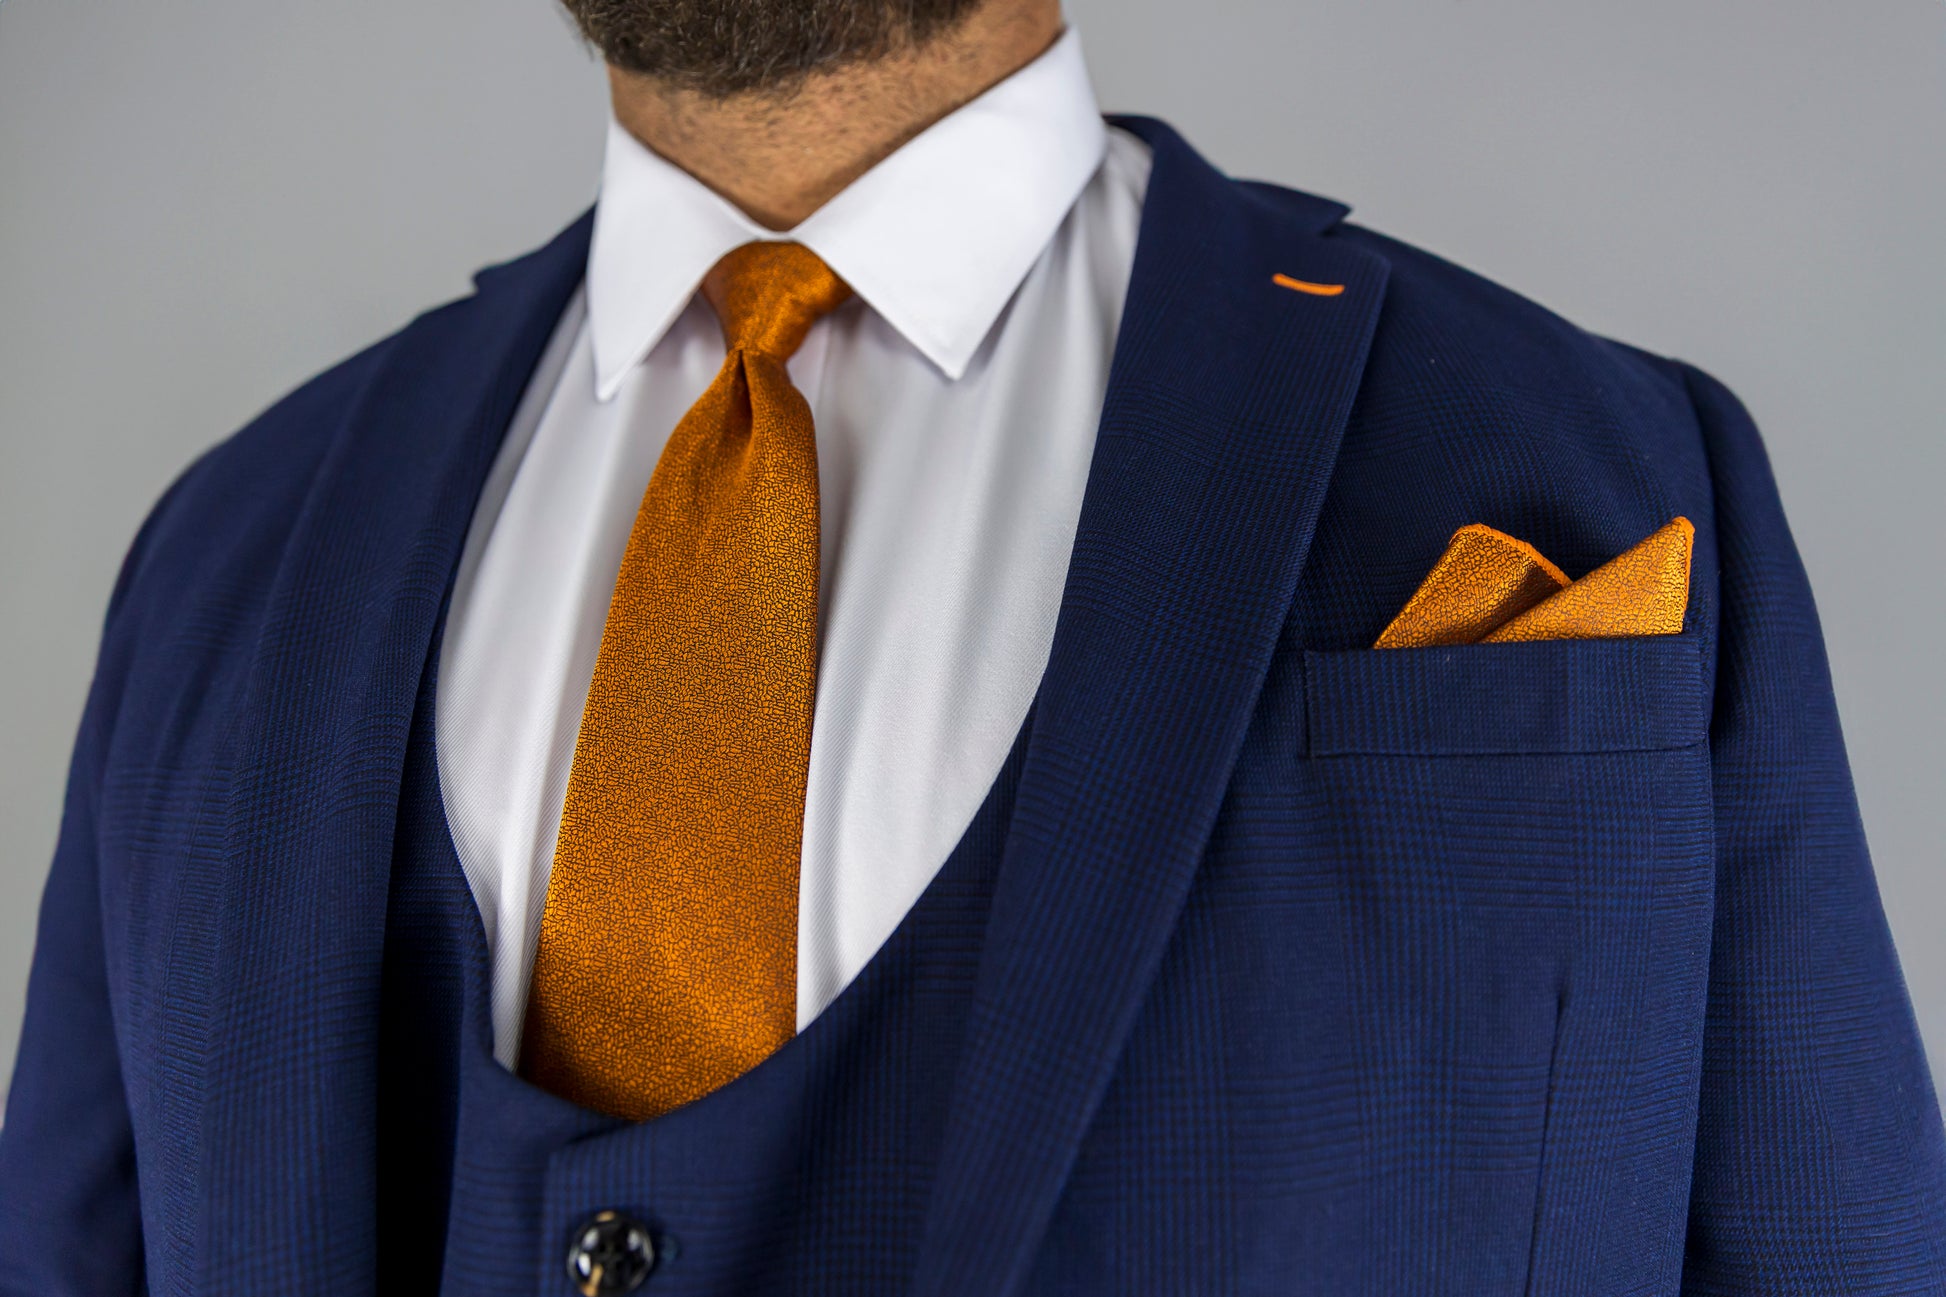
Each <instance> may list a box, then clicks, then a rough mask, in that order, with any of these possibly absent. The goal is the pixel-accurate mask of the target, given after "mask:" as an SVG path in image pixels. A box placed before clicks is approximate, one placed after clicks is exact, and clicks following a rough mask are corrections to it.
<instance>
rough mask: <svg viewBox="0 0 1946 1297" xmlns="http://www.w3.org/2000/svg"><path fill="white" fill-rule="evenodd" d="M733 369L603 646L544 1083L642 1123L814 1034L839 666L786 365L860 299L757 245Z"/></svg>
mask: <svg viewBox="0 0 1946 1297" xmlns="http://www.w3.org/2000/svg"><path fill="white" fill-rule="evenodd" d="M703 292H704V295H705V296H706V297H707V298H708V299H709V302H710V304H711V305H712V306H713V307H715V309H716V313H717V316H718V317H719V318H720V319H721V321H722V324H723V337H724V342H725V345H726V346H727V348H728V351H729V354H728V355H727V356H726V357H725V358H724V361H723V368H722V370H721V372H719V373H718V374H717V376H716V381H715V382H713V383H712V384H711V385H710V387H709V390H708V391H706V392H704V393H703V395H702V397H701V399H699V400H698V401H697V402H696V404H695V405H694V406H692V407H691V408H690V410H689V412H688V413H687V414H686V415H684V416H683V419H682V422H681V423H679V424H678V425H677V426H676V429H675V431H674V432H673V433H671V434H670V437H669V442H668V445H667V446H666V447H665V448H664V449H663V452H662V457H661V459H660V460H658V461H657V463H656V468H655V473H654V475H653V476H652V477H651V478H650V480H649V486H648V490H647V491H646V492H645V493H644V495H643V497H642V507H641V509H640V511H639V512H638V513H637V514H636V518H635V527H634V530H633V531H632V533H631V534H630V536H629V541H628V548H627V551H626V552H625V553H624V555H623V558H622V566H621V572H620V574H619V575H618V576H617V578H616V581H615V595H614V598H613V600H612V601H611V602H610V604H609V608H608V621H607V623H606V625H605V627H604V629H603V631H602V637H601V649H600V653H599V656H598V657H597V659H596V662H595V674H594V680H593V682H592V684H591V685H590V687H589V690H588V705H587V708H586V710H585V711H584V712H583V713H582V719H581V731H580V735H579V737H578V739H577V740H576V743H575V749H574V764H573V767H572V769H571V771H570V773H569V776H568V793H567V804H566V806H565V808H564V810H563V812H562V816H561V834H560V839H559V841H558V843H557V844H556V846H555V851H554V868H553V872H552V874H551V875H550V877H549V880H548V887H547V903H546V908H545V909H544V911H543V912H542V917H541V931H540V940H539V943H538V946H537V948H536V951H535V955H534V977H533V983H532V986H531V989H530V990H529V992H528V1001H527V1017H526V1024H525V1027H524V1029H523V1032H522V1038H521V1051H520V1067H521V1071H522V1073H523V1074H524V1075H525V1076H527V1077H528V1079H530V1080H532V1081H533V1082H534V1083H535V1084H537V1085H539V1086H541V1087H543V1088H544V1089H547V1090H550V1091H552V1092H554V1093H555V1094H558V1095H561V1096H563V1097H564V1098H567V1099H571V1100H573V1101H574V1102H576V1103H579V1104H582V1105H583V1106H585V1107H589V1108H593V1109H595V1110H597V1111H600V1112H605V1113H608V1114H610V1115H612V1116H617V1117H625V1118H628V1119H631V1120H636V1121H642V1120H647V1119H648V1118H651V1117H655V1116H659V1115H661V1114H662V1113H665V1112H667V1111H669V1110H670V1109H672V1108H675V1107H677V1106H679V1105H681V1104H684V1103H687V1102H689V1101H691V1100H693V1099H697V1098H700V1097H702V1096H703V1095H705V1094H708V1093H709V1092H710V1091H712V1090H715V1089H717V1088H718V1087H720V1086H722V1085H725V1084H727V1083H728V1082H730V1081H732V1080H734V1079H735V1078H736V1077H738V1076H740V1075H742V1074H743V1073H744V1072H746V1071H748V1070H749V1069H750V1068H752V1067H754V1066H756V1065H757V1064H758V1063H760V1062H762V1061H763V1060H764V1059H765V1058H766V1057H768V1056H769V1055H770V1054H771V1053H772V1052H773V1051H775V1050H776V1049H777V1048H778V1047H779V1046H780V1045H782V1044H783V1043H784V1042H786V1041H787V1040H789V1039H790V1038H791V1036H792V1034H793V1033H794V1032H795V1030H796V1027H797V890H798V861H799V854H800V851H801V847H802V837H803V828H804V787H805V779H806V774H807V771H808V769H809V764H810V751H811V704H812V693H813V685H814V681H815V674H816V668H817V628H818V459H817V441H816V438H815V435H814V431H813V428H812V424H811V409H810V406H809V405H808V404H807V403H806V402H805V400H804V397H803V395H802V394H801V393H800V392H798V390H797V389H796V388H795V387H793V386H792V385H791V381H790V375H789V373H788V371H787V370H786V368H785V362H786V361H787V360H788V359H789V358H790V356H791V354H792V353H793V352H795V351H796V350H797V348H798V347H799V346H800V345H801V344H802V343H803V341H804V337H805V335H806V334H807V333H809V332H810V329H811V326H812V325H813V324H815V323H816V322H817V321H818V319H819V318H821V317H822V316H823V315H825V314H826V313H827V312H829V311H831V310H833V309H834V308H836V307H837V306H839V305H840V304H841V303H843V302H844V301H845V300H846V299H847V298H848V297H849V296H850V295H851V289H850V288H849V287H848V286H847V285H846V284H845V283H844V281H843V280H841V279H839V278H838V277H837V276H836V275H835V274H833V273H832V272H831V270H830V269H829V268H828V267H827V266H825V264H824V262H823V261H821V260H820V259H819V258H818V257H817V255H816V254H815V253H813V252H811V251H810V250H809V249H808V248H805V247H803V246H802V245H799V244H792V243H752V244H747V245H745V246H744V247H741V248H738V249H737V250H736V251H734V252H731V253H730V254H729V255H727V256H725V257H724V258H723V260H722V261H720V262H719V263H717V265H716V267H715V268H714V269H713V270H711V271H710V273H709V275H708V277H707V278H706V279H705V280H704V282H703Z"/></svg>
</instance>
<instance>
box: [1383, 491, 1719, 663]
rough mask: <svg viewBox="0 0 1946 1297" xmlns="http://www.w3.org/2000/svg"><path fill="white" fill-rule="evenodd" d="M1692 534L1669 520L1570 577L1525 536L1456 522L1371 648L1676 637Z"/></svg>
mask: <svg viewBox="0 0 1946 1297" xmlns="http://www.w3.org/2000/svg"><path fill="white" fill-rule="evenodd" d="M1695 542H1696V529H1695V528H1694V527H1693V526H1691V525H1690V522H1689V519H1687V518H1675V519H1672V520H1671V521H1670V522H1669V525H1668V526H1666V527H1663V528H1662V529H1661V530H1659V531H1657V532H1656V533H1655V534H1654V535H1653V536H1650V537H1649V538H1648V539H1647V540H1645V541H1643V542H1642V543H1641V544H1639V545H1637V546H1636V547H1635V548H1634V549H1631V550H1629V551H1628V552H1627V553H1625V554H1623V555H1621V556H1620V557H1618V558H1614V559H1611V560H1609V561H1608V562H1607V563H1604V564H1602V565H1601V566H1600V567H1598V568H1596V569H1595V570H1594V571H1592V572H1590V573H1589V574H1588V575H1587V576H1584V577H1582V578H1581V579H1580V580H1579V581H1570V580H1568V578H1567V574H1566V573H1564V572H1562V571H1561V569H1560V568H1558V567H1555V566H1554V564H1552V563H1550V562H1548V561H1547V560H1546V559H1545V558H1543V557H1542V556H1541V554H1540V552H1539V551H1538V550H1536V549H1535V548H1534V547H1533V546H1532V545H1529V544H1528V543H1527V542H1526V541H1524V540H1515V539H1514V538H1513V537H1512V536H1509V535H1507V534H1506V533H1505V532H1501V531H1495V530H1494V529H1493V528H1491V527H1485V526H1482V525H1480V524H1479V523H1474V524H1473V525H1471V526H1468V527H1461V528H1460V529H1459V530H1458V531H1457V532H1455V533H1453V539H1452V541H1451V543H1449V544H1448V545H1447V546H1446V552H1445V553H1444V554H1441V555H1440V556H1439V562H1437V563H1435V564H1433V569H1432V571H1431V572H1429V573H1427V574H1426V579H1425V580H1424V581H1422V582H1420V584H1419V589H1418V590H1417V591H1415V592H1414V593H1413V596H1412V598H1410V599H1408V600H1407V601H1406V605H1405V607H1404V608H1402V609H1400V610H1399V615H1398V616H1397V617H1394V618H1393V619H1392V624H1391V625H1390V626H1387V627H1386V628H1385V633H1384V634H1382V635H1380V636H1379V637H1378V643H1376V644H1374V645H1373V646H1372V647H1373V648H1382V649H1391V648H1425V647H1427V646H1430V645H1434V644H1504V643H1509V642H1511V641H1514V640H1541V639H1613V638H1622V637H1627V636H1631V635H1674V634H1677V633H1678V632H1680V631H1681V630H1682V623H1683V613H1684V610H1685V609H1687V608H1688V607H1689V557H1690V552H1691V550H1692V549H1693V548H1694V547H1695Z"/></svg>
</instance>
